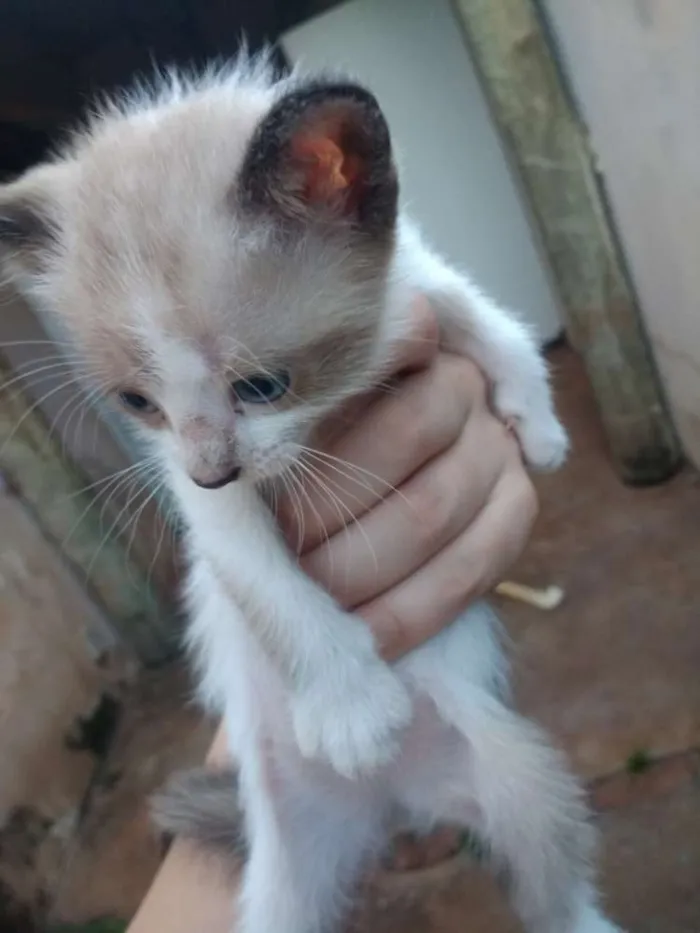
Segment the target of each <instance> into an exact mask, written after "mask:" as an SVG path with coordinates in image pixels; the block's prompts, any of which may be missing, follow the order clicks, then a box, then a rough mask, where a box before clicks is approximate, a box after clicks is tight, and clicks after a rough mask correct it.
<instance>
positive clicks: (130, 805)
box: [51, 665, 213, 922]
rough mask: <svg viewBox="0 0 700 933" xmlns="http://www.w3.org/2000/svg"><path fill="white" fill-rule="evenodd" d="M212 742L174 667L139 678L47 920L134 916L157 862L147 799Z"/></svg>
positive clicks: (181, 675)
mask: <svg viewBox="0 0 700 933" xmlns="http://www.w3.org/2000/svg"><path fill="white" fill-rule="evenodd" d="M212 737H213V728H212V726H211V725H210V724H208V723H207V722H205V721H204V720H203V717H202V715H201V713H200V711H199V710H198V709H197V708H196V707H195V706H194V704H193V703H192V688H191V685H190V682H189V680H188V677H187V675H186V674H185V672H184V670H183V668H182V666H179V665H171V666H170V667H168V668H167V669H164V670H162V671H155V672H150V673H147V674H144V675H142V678H141V681H140V683H139V684H138V686H137V687H136V688H135V689H134V691H133V692H132V694H131V696H130V697H129V698H128V700H127V701H126V702H125V705H124V712H123V715H122V720H121V723H120V726H119V730H118V733H117V738H116V742H115V744H114V747H113V748H112V750H111V752H110V755H109V759H108V761H107V762H106V765H105V767H104V768H103V769H102V774H101V778H100V780H99V781H97V782H96V786H95V788H94V791H93V795H92V799H91V801H90V807H89V814H88V817H87V819H86V821H85V823H84V825H83V827H82V830H81V833H80V836H79V839H78V842H77V845H76V846H75V847H74V849H73V851H72V853H71V857H70V859H69V860H68V862H67V866H66V869H65V871H64V874H63V877H62V879H61V882H60V885H59V886H58V888H57V890H56V891H55V892H54V898H55V899H54V903H53V909H52V912H51V914H52V919H53V920H60V921H73V922H78V921H85V920H89V919H90V918H93V917H99V916H117V917H124V918H128V917H130V916H131V915H132V914H133V913H134V912H135V910H136V908H137V906H138V905H139V903H140V902H141V900H142V899H143V896H144V894H145V893H146V891H147V890H148V887H149V885H150V883H151V881H152V879H153V877H154V875H155V873H156V871H157V869H158V866H159V864H160V859H161V848H160V843H159V840H158V838H157V835H156V833H155V832H154V830H153V827H152V825H151V822H150V818H149V814H148V799H149V797H150V796H151V794H153V793H154V792H155V791H156V790H158V789H159V788H160V787H162V785H163V784H164V783H165V781H166V780H167V778H168V777H169V775H170V774H172V773H173V772H174V771H177V770H178V769H180V768H187V767H191V766H193V765H195V764H199V763H200V762H201V761H202V760H203V758H204V756H205V754H206V752H207V749H208V748H209V745H210V743H211V740H212Z"/></svg>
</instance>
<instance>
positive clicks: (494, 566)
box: [357, 469, 537, 661]
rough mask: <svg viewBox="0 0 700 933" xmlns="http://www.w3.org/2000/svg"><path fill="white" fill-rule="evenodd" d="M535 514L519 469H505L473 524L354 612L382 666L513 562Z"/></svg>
mask: <svg viewBox="0 0 700 933" xmlns="http://www.w3.org/2000/svg"><path fill="white" fill-rule="evenodd" d="M536 514H537V497H536V494H535V491H534V487H533V486H532V483H531V482H530V479H529V478H528V476H527V474H526V472H525V470H524V469H511V470H508V471H507V472H506V473H504V475H503V476H502V477H501V480H500V481H499V483H498V484H497V486H496V487H495V489H494V491H493V495H492V497H491V499H490V500H489V502H488V503H487V505H486V507H485V508H484V509H483V511H482V512H481V513H480V514H479V516H478V517H477V518H476V519H475V521H474V523H473V524H472V525H471V526H470V527H469V528H468V529H467V530H466V531H465V532H464V533H463V534H462V535H460V536H459V537H458V538H457V539H456V540H454V541H453V542H452V543H451V544H449V545H448V546H447V547H446V548H445V549H444V550H443V551H441V552H440V554H438V555H437V556H436V557H434V558H433V559H432V561H430V562H429V563H428V564H426V565H425V566H423V567H422V568H421V569H420V570H419V571H418V572H417V573H415V574H414V575H413V576H411V577H409V578H408V579H407V580H405V581H403V582H401V583H399V584H398V585H397V586H396V587H394V588H393V589H392V590H390V591H389V592H387V593H384V594H383V595H382V596H380V597H379V598H378V599H376V600H374V601H373V602H370V603H367V604H365V605H364V606H361V607H359V608H358V610H357V611H358V612H359V614H360V615H361V616H362V617H363V618H364V619H366V621H367V622H368V623H369V625H370V627H371V628H372V631H373V632H374V634H375V637H376V639H377V643H378V644H379V646H380V650H381V653H382V656H383V657H384V658H386V660H388V661H393V660H396V658H399V657H401V656H402V655H404V654H406V653H408V652H409V651H411V650H412V649H413V648H416V647H417V646H418V645H420V644H422V643H423V642H424V641H427V640H428V639H429V638H431V637H432V636H433V635H435V634H437V633H438V632H439V631H441V630H442V629H443V628H444V627H445V626H446V625H448V624H449V623H450V622H452V621H453V620H454V619H456V618H457V616H459V614H460V613H461V612H463V611H464V610H465V609H466V607H467V606H468V605H469V604H470V603H471V602H472V601H473V600H474V599H477V598H479V597H481V596H483V595H484V594H485V593H486V592H488V590H490V589H491V588H492V587H493V585H494V584H495V583H496V582H497V581H498V580H499V579H501V578H502V577H503V575H504V573H505V572H506V571H507V569H508V568H509V567H510V566H511V564H512V563H513V562H514V561H515V560H516V559H517V558H518V557H519V555H520V554H521V552H522V549H523V547H524V546H525V543H526V541H527V538H528V536H529V534H530V531H531V529H532V525H533V523H534V520H535V516H536Z"/></svg>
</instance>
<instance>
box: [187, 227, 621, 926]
mask: <svg viewBox="0 0 700 933" xmlns="http://www.w3.org/2000/svg"><path fill="white" fill-rule="evenodd" d="M393 271H394V274H393V277H392V282H391V288H390V289H389V300H388V303H387V305H388V306H387V321H386V331H385V339H386V340H387V343H386V344H385V349H386V348H388V346H389V342H390V341H393V340H394V339H396V338H397V337H398V336H399V332H400V330H401V328H402V326H403V324H402V317H401V314H400V313H399V312H398V310H397V313H396V315H395V316H394V317H393V318H392V314H391V312H392V308H393V307H395V308H397V309H399V308H403V309H405V308H406V306H407V299H408V298H410V293H411V292H413V291H421V292H423V293H425V294H427V295H428V297H429V298H430V300H431V302H432V304H433V306H434V307H435V308H436V309H437V310H438V313H439V316H440V322H441V328H442V337H443V342H444V346H445V347H446V348H448V349H451V350H454V351H457V352H461V353H466V354H468V355H470V356H472V357H473V358H474V359H475V360H476V361H477V362H478V363H479V364H480V366H481V367H482V368H483V369H484V371H485V372H486V373H487V375H489V376H490V377H491V379H492V381H493V383H494V387H495V402H496V405H497V407H498V409H499V411H500V413H501V414H502V415H503V416H504V417H508V418H513V419H515V421H516V425H517V429H518V432H519V434H520V437H521V440H522V443H523V447H524V449H525V452H526V454H527V456H528V459H529V460H530V461H531V462H532V463H534V464H537V465H540V466H545V467H551V466H555V465H557V464H558V463H559V462H560V461H561V460H562V458H563V456H564V453H565V450H566V438H565V435H564V432H563V430H562V428H561V426H560V425H559V423H558V421H557V420H556V417H555V416H554V414H553V411H552V408H551V401H550V395H549V390H548V387H547V380H546V374H545V369H544V365H543V363H542V361H541V360H540V357H539V355H538V352H537V349H536V346H535V345H534V343H533V342H532V340H531V338H530V337H529V336H528V334H527V332H526V331H525V329H524V328H523V327H521V326H520V325H519V324H518V323H517V322H516V321H515V320H514V319H513V318H511V317H510V316H508V315H507V314H506V313H505V312H503V311H501V310H500V309H499V308H497V307H496V306H494V305H493V304H492V303H491V302H490V301H488V300H487V299H486V298H484V297H483V296H482V295H481V294H480V293H479V292H478V291H477V290H476V289H475V288H474V287H473V286H472V285H471V283H469V282H468V281H466V280H465V279H463V278H460V277H459V276H458V275H456V274H455V273H454V272H452V271H451V270H450V269H448V268H447V267H445V266H444V264H443V263H442V262H441V261H440V260H439V259H437V258H436V257H435V256H433V255H432V254H429V253H428V252H427V251H426V250H425V249H424V248H423V247H422V245H421V244H420V241H419V238H418V235H417V233H416V232H415V230H413V229H412V228H410V227H408V225H407V224H406V223H404V225H403V226H402V234H401V241H400V249H399V250H398V251H397V259H396V266H395V269H394V270H393ZM173 483H174V488H175V492H176V494H177V496H178V498H179V500H180V503H181V505H182V508H183V510H184V513H185V515H186V517H187V519H188V521H189V525H190V529H191V541H192V552H193V570H192V588H191V598H190V604H191V608H192V613H193V620H192V626H191V630H190V641H191V644H192V646H193V648H194V650H195V652H196V655H197V657H198V659H199V665H200V669H201V673H202V688H203V693H204V696H205V698H206V701H207V703H208V705H209V706H210V708H212V709H214V710H216V711H217V712H218V713H222V714H223V715H224V718H225V722H226V727H227V730H228V735H229V739H230V744H231V752H232V754H233V755H234V756H235V758H236V759H237V760H238V761H239V762H240V766H241V793H242V795H243V800H244V807H245V811H246V814H247V821H248V832H249V835H250V838H251V855H250V860H249V863H248V865H247V867H246V873H245V880H244V887H243V893H242V898H241V910H242V915H241V919H240V920H239V923H240V929H241V931H242V933H271V931H275V933H322V931H326V930H328V929H330V928H331V927H332V925H333V922H334V920H335V918H336V916H337V912H338V909H339V908H340V907H342V906H343V898H342V895H343V893H344V892H347V891H348V890H349V889H350V888H351V886H352V882H353V881H354V880H355V879H356V877H357V875H358V872H359V871H360V870H361V868H362V867H363V866H364V864H365V862H366V860H367V859H368V858H369V857H370V856H372V855H375V854H376V853H377V852H378V851H379V850H380V849H381V848H382V846H383V845H385V843H386V839H387V835H388V833H389V832H390V831H391V830H392V828H395V826H396V821H397V820H399V821H400V823H401V825H404V826H407V825H408V826H414V827H416V828H421V829H426V828H428V827H430V826H432V825H434V824H436V823H443V822H449V823H455V824H459V825H464V826H470V827H472V828H475V829H476V830H477V831H478V832H479V833H480V834H482V836H483V838H484V839H485V841H486V842H487V844H488V845H489V847H490V849H491V851H492V857H493V859H494V863H495V864H496V865H497V866H502V867H503V868H504V869H506V870H507V873H508V874H509V876H510V878H511V887H512V893H513V903H514V906H515V908H516V909H517V911H518V912H519V914H520V916H521V917H522V919H523V921H524V922H525V923H526V925H527V928H528V929H529V930H530V931H532V933H613V931H614V930H615V927H614V926H613V925H612V924H610V923H609V922H608V921H607V920H605V919H604V918H603V917H602V915H601V914H600V913H599V911H598V909H597V907H596V898H595V892H594V889H593V887H592V886H591V883H590V881H589V877H588V856H589V849H590V846H591V830H590V828H589V827H588V825H587V823H586V814H585V808H584V806H583V804H582V802H581V798H580V791H579V788H578V785H577V784H576V782H575V781H574V780H573V778H571V777H570V776H569V774H568V773H567V771H566V769H565V768H564V766H563V764H562V762H561V760H560V757H559V756H558V755H557V754H556V753H555V752H554V751H553V750H552V749H551V748H550V747H549V745H548V744H547V743H546V741H544V739H543V737H542V735H541V734H540V732H539V731H538V730H537V729H536V728H535V727H534V726H533V725H532V724H530V723H528V722H526V721H524V720H522V719H521V718H519V717H518V716H517V715H516V714H515V713H513V712H511V711H510V710H509V708H508V707H507V705H506V704H505V703H504V702H503V700H502V699H501V694H502V687H503V685H504V680H505V666H504V660H503V656H502V653H501V649H500V647H499V645H498V640H497V636H496V632H495V629H494V624H493V621H494V620H493V617H492V615H491V613H490V611H489V610H488V609H487V608H486V607H485V606H477V607H474V608H472V609H470V610H469V611H468V612H466V613H465V614H464V615H463V616H462V617H461V618H460V619H458V620H457V621H456V622H455V623H454V624H453V625H452V626H451V627H450V628H449V629H447V630H445V631H444V632H442V633H441V634H440V635H439V636H437V637H436V638H434V639H432V640H431V641H430V642H429V643H427V644H426V645H424V646H422V647H421V648H419V649H417V650H416V651H414V652H413V653H412V654H411V655H410V656H409V657H408V658H406V659H405V660H403V661H401V662H400V663H399V664H397V665H396V666H395V667H394V668H393V669H391V668H389V667H387V666H386V665H385V664H384V663H383V662H382V661H381V660H380V659H379V658H378V656H377V655H376V653H375V651H374V646H373V643H372V638H371V636H370V634H369V633H368V631H367V629H366V627H365V626H364V624H363V623H362V622H361V621H360V620H359V619H357V618H356V617H354V616H352V615H350V614H348V613H346V612H344V611H342V610H341V609H340V608H339V607H338V606H337V605H336V604H335V603H334V602H333V600H332V599H331V598H330V597H329V596H328V595H327V594H326V593H325V592H324V591H323V590H321V589H320V588H319V587H318V586H316V585H315V584H314V583H313V582H311V580H309V579H308V578H307V577H305V576H304V575H303V574H302V573H301V572H300V570H299V569H298V568H297V567H296V565H295V563H294V560H293V558H292V557H291V556H290V555H289V553H288V552H287V550H286V549H285V548H284V547H283V545H282V544H281V542H280V539H279V534H278V532H277V529H276V528H275V526H274V524H273V522H272V519H271V518H270V516H269V514H268V513H267V512H266V510H265V509H264V507H263V506H262V505H261V503H260V500H259V498H258V497H257V495H256V494H255V492H254V490H253V489H252V488H251V487H249V486H246V485H245V484H243V483H239V484H236V485H234V486H231V487H227V488H225V489H222V490H221V491H219V492H217V493H215V494H212V493H211V492H209V491H202V490H200V489H197V488H196V487H194V486H193V485H192V483H191V482H190V481H189V480H188V479H187V478H186V477H185V476H184V475H182V474H178V473H177V472H176V473H174V474H173ZM227 581H229V585H230V589H229V586H228V585H227ZM231 593H235V594H236V599H237V601H238V602H239V604H242V605H245V607H246V611H247V613H253V614H255V616H256V617H257V620H256V626H255V627H256V631H257V633H258V635H259V638H257V639H256V638H255V637H254V636H253V635H252V633H251V629H250V626H249V625H248V622H247V620H246V618H245V617H244V616H243V614H242V613H241V612H240V611H239V609H238V608H237V606H236V604H235V603H234V601H233V600H232V598H231V595H230V594H231Z"/></svg>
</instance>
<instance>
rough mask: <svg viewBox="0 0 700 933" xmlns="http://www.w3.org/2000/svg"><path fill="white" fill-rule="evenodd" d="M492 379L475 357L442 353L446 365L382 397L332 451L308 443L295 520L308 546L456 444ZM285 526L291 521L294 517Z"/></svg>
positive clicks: (441, 362)
mask: <svg viewBox="0 0 700 933" xmlns="http://www.w3.org/2000/svg"><path fill="white" fill-rule="evenodd" d="M484 398H485V383H484V380H483V377H482V376H481V374H480V373H479V371H478V369H477V368H476V366H475V365H474V364H473V363H471V362H470V361H468V360H464V359H460V358H458V357H452V356H447V355H444V356H441V357H440V359H439V365H435V366H431V367H430V368H429V369H427V370H423V371H421V372H419V373H416V374H414V375H411V376H408V377H406V379H405V380H404V381H402V383H401V386H400V388H399V389H398V391H397V392H395V393H392V394H388V395H383V396H381V397H380V398H378V399H377V400H376V401H375V402H374V403H373V404H372V405H371V406H370V408H369V409H368V410H367V411H366V412H365V413H364V415H363V417H362V419H361V421H360V422H358V424H357V425H356V426H355V427H353V428H351V429H350V430H349V431H348V432H347V433H346V434H344V435H343V437H341V438H340V439H339V440H338V442H337V443H336V444H335V445H333V446H331V448H330V449H329V450H328V451H323V450H316V449H311V448H310V449H308V450H307V452H306V454H305V455H304V458H303V461H302V462H301V464H300V466H299V467H298V470H297V473H298V476H299V477H300V478H301V479H302V480H303V483H304V492H303V494H300V498H301V499H302V500H303V501H302V503H301V506H300V509H299V511H300V513H301V514H300V515H299V516H297V518H296V520H295V524H296V525H297V526H298V527H302V526H303V528H304V542H303V548H302V549H303V550H305V551H308V550H310V549H313V548H314V547H316V546H317V545H318V544H319V543H320V542H321V541H323V540H326V539H327V538H328V537H330V536H332V535H334V534H335V533H336V532H337V531H339V530H340V529H341V528H342V527H343V526H344V525H346V524H347V523H348V522H350V521H351V520H352V519H353V518H357V517H359V516H361V515H364V513H365V512H367V510H368V509H371V508H372V507H373V506H375V505H376V504H377V503H378V502H379V501H380V500H381V499H384V498H386V497H387V496H388V495H389V494H390V493H391V492H392V491H394V490H395V489H396V488H397V487H398V486H399V485H401V484H402V483H403V482H404V481H405V480H406V479H407V478H408V477H409V476H412V475H413V474H414V473H415V472H416V471H417V470H419V469H420V468H421V467H422V466H423V465H424V464H426V463H427V462H428V461H430V460H432V459H433V458H434V457H436V456H438V455H439V454H441V453H442V452H443V451H444V450H446V449H447V448H449V447H450V446H452V444H453V443H454V442H455V440H456V439H457V438H458V437H459V436H460V434H461V432H462V430H463V427H464V424H465V422H466V421H467V419H468V418H469V415H470V411H471V408H472V406H473V405H475V404H481V405H484V404H485V403H484ZM283 525H284V526H285V527H289V520H288V516H286V517H285V518H284V519H283Z"/></svg>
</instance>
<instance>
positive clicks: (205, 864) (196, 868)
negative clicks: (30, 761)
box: [128, 729, 237, 933]
mask: <svg viewBox="0 0 700 933" xmlns="http://www.w3.org/2000/svg"><path fill="white" fill-rule="evenodd" d="M226 757H227V749H226V737H225V735H224V731H223V729H219V732H218V734H217V736H216V738H215V740H214V744H213V746H212V748H211V751H210V753H209V755H208V756H207V763H208V764H210V765H211V766H212V768H216V767H217V766H219V765H221V764H222V763H223V762H225V761H226ZM236 884H237V880H236V878H235V876H234V875H233V874H232V872H231V870H230V869H226V868H225V867H224V866H223V865H222V863H221V862H220V861H217V860H216V859H214V858H209V857H206V856H205V855H203V854H202V852H201V851H200V850H198V849H197V847H196V846H195V845H194V844H193V843H190V842H187V841H186V840H183V839H177V840H175V842H174V843H173V844H172V846H171V847H170V850H169V851H168V854H167V855H166V857H165V859H164V861H163V864H162V866H161V868H160V870H159V872H158V874H157V876H156V879H155V881H154V882H153V884H152V885H151V888H150V890H149V892H148V894H147V895H146V898H145V899H144V901H143V903H142V904H141V906H140V908H139V910H138V912H137V914H136V916H135V917H134V919H133V920H132V922H131V924H130V926H129V929H128V933H200V930H206V931H207V933H231V931H232V930H233V929H234V926H233V922H234V916H233V909H234V893H235V890H236Z"/></svg>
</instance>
